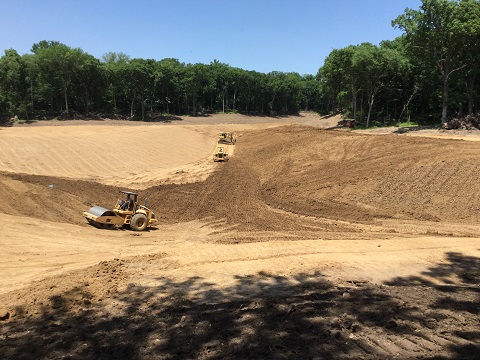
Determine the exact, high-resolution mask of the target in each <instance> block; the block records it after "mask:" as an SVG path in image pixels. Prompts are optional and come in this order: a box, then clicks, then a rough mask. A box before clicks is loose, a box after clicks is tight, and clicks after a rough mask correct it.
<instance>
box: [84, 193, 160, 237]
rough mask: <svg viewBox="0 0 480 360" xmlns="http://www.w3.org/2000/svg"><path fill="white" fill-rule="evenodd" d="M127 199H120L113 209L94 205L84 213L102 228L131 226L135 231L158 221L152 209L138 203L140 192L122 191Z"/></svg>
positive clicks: (93, 223)
mask: <svg viewBox="0 0 480 360" xmlns="http://www.w3.org/2000/svg"><path fill="white" fill-rule="evenodd" d="M120 193H122V194H125V195H126V199H119V200H118V201H117V203H116V205H115V207H114V208H113V209H112V210H109V209H105V208H103V207H101V206H94V207H92V208H90V209H89V210H88V211H85V212H84V213H83V216H84V217H85V218H86V219H87V221H88V222H89V223H90V224H91V225H93V226H96V227H98V228H101V229H115V228H116V227H120V226H129V227H130V229H132V230H134V231H143V230H145V229H146V228H147V227H148V226H150V225H153V224H155V223H157V222H158V220H157V219H156V218H155V214H154V213H153V211H152V210H150V209H149V208H147V207H146V205H141V204H139V203H138V201H137V199H138V194H137V193H134V192H130V191H123V190H122V191H120Z"/></svg>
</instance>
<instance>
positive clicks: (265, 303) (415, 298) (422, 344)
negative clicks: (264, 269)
mask: <svg viewBox="0 0 480 360" xmlns="http://www.w3.org/2000/svg"><path fill="white" fill-rule="evenodd" d="M157 261H159V262H161V261H162V260H161V259H157ZM126 264H127V270H128V266H129V265H128V262H127V263H126ZM133 264H135V263H132V265H133ZM479 264H480V259H479V258H473V257H467V256H463V255H462V254H459V253H451V254H448V256H447V259H446V262H445V263H442V264H438V265H436V266H434V267H432V268H431V269H430V270H429V271H428V273H426V274H424V275H425V276H427V277H431V278H434V279H437V280H444V279H446V278H451V277H453V278H455V279H456V280H455V281H453V282H451V283H449V286H448V287H445V288H444V287H439V286H435V285H434V282H433V280H429V279H424V278H423V277H422V276H419V277H414V278H396V279H394V280H392V281H390V282H389V285H390V286H384V285H373V284H369V283H367V282H361V281H354V280H352V281H349V282H345V283H343V284H333V283H331V282H329V281H326V280H325V279H324V278H323V276H322V274H321V273H318V272H317V273H313V274H299V275H297V276H292V277H283V276H273V275H271V274H267V273H259V274H257V275H256V276H237V278H236V282H235V284H234V285H232V286H230V287H225V288H218V287H215V285H213V284H211V283H208V282H207V281H206V280H205V279H203V278H200V277H192V278H190V279H188V280H186V281H184V282H178V281H173V280H171V279H167V278H156V279H154V282H155V285H152V286H149V287H143V286H138V285H134V284H128V285H126V286H124V287H123V290H120V291H116V292H113V293H112V294H111V296H107V297H106V298H98V297H96V295H95V294H92V293H91V292H89V291H88V290H89V287H85V286H82V284H79V285H78V287H75V288H73V289H69V290H64V291H63V292H61V293H59V294H58V295H52V296H51V297H50V299H49V303H48V304H44V305H43V307H40V308H39V310H38V314H25V317H21V316H17V318H14V320H13V321H9V322H5V323H4V324H3V326H2V327H1V329H0V338H1V339H2V341H1V342H0V355H1V357H2V359H58V358H74V359H80V358H81V359H226V358H228V359H313V358H315V359H354V358H357V359H358V358H368V359H389V358H402V359H407V358H408V359H410V358H424V359H478V353H479V351H480V346H479V345H478V344H479V341H480V331H479V320H478V315H479V300H480V298H479V294H480V292H479V291H480V289H479V288H478V286H472V284H476V285H478V280H479V278H478V271H479ZM119 271H120V270H119ZM465 273H474V274H477V275H476V277H475V278H474V279H473V280H472V279H470V278H469V282H468V285H469V286H466V283H464V282H463V279H464V275H465ZM422 279H423V280H422ZM93 281H94V279H92V282H93ZM412 281H413V282H414V283H415V284H419V285H420V286H411V285H412ZM472 281H473V282H472ZM90 285H91V286H94V284H93V283H92V284H90ZM404 285H408V287H405V286H404ZM119 289H120V287H119ZM75 299H77V300H78V299H81V305H79V306H78V307H77V308H75V306H72V304H73V303H74V302H75V301H77V300H75ZM78 301H80V300H78ZM78 301H77V302H78ZM24 310H25V309H17V310H16V313H17V314H20V313H21V312H22V311H24ZM28 316H30V317H28Z"/></svg>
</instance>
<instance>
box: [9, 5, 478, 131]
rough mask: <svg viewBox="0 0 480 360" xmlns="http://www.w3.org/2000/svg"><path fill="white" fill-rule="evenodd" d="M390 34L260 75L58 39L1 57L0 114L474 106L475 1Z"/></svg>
mask: <svg viewBox="0 0 480 360" xmlns="http://www.w3.org/2000/svg"><path fill="white" fill-rule="evenodd" d="M392 26H394V27H396V28H398V29H400V30H402V35H401V36H399V37H398V38H396V39H395V40H393V41H383V42H381V43H380V44H379V45H373V44H371V43H362V44H359V45H351V46H347V47H345V48H341V49H335V50H333V51H332V52H331V53H330V54H329V55H328V56H327V58H326V59H325V61H324V64H323V65H322V66H321V67H320V68H319V70H318V73H317V74H316V75H300V74H298V73H295V72H289V73H285V72H276V71H272V72H270V73H267V74H265V73H260V72H256V71H247V70H243V69H240V68H236V67H232V66H230V65H228V64H224V63H221V62H220V61H218V60H214V61H213V62H211V63H210V64H185V63H182V62H180V61H179V60H177V59H162V60H160V61H157V60H152V59H140V58H134V59H131V58H130V57H129V56H128V55H126V54H124V53H113V52H110V53H106V54H105V55H103V56H102V59H97V58H95V57H93V56H92V55H90V54H87V53H85V52H84V51H82V50H81V49H79V48H71V47H69V46H67V45H65V44H62V43H60V42H57V41H45V40H44V41H41V42H39V43H37V44H34V45H33V46H32V49H31V53H30V54H24V55H19V54H18V53H17V52H16V51H15V50H14V49H9V50H6V51H5V55H3V56H2V57H1V58H0V117H1V115H2V114H3V115H4V116H14V115H18V116H19V117H21V118H25V119H36V118H51V117H58V116H60V117H62V118H74V117H76V116H79V115H80V116H82V115H83V116H86V117H88V116H92V114H96V113H99V114H103V115H104V116H111V117H117V116H119V117H126V118H132V119H141V120H152V119H155V118H156V117H158V116H159V114H160V115H161V114H163V115H165V114H172V115H185V114H192V115H197V114H199V113H205V112H240V113H248V114H259V115H275V114H296V113H298V112H299V111H301V110H313V111H317V112H319V113H322V114H326V113H334V112H343V113H345V114H346V116H348V117H349V118H352V119H355V120H356V121H357V123H359V124H363V125H365V126H367V127H368V126H371V125H372V124H391V123H393V122H398V121H408V120H410V119H413V120H415V121H417V122H418V121H420V120H421V121H439V120H440V119H441V121H443V122H445V121H447V120H448V118H449V117H452V116H461V115H464V114H474V113H478V111H479V110H478V109H479V106H480V83H479V79H480V66H478V64H479V63H480V1H479V0H423V1H422V5H421V6H420V7H419V8H418V9H406V10H405V12H404V13H403V14H401V15H400V16H398V17H397V18H396V19H394V20H393V21H392Z"/></svg>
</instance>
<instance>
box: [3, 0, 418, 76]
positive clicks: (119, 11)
mask: <svg viewBox="0 0 480 360" xmlns="http://www.w3.org/2000/svg"><path fill="white" fill-rule="evenodd" d="M420 5H421V0H169V1H167V0H156V1H155V0H136V1H126V0H0V14H1V16H0V18H1V21H0V54H2V55H3V53H4V50H6V49H10V48H13V49H15V50H17V51H18V53H20V54H26V53H29V52H30V49H31V47H32V45H33V44H34V43H37V42H39V41H41V40H55V41H60V42H62V43H64V44H66V45H68V46H70V47H79V48H81V49H82V50H83V51H85V52H87V53H89V54H91V55H93V56H95V57H97V58H99V59H100V58H101V56H102V55H103V54H105V53H106V52H109V51H114V52H123V53H126V54H127V55H129V56H131V57H132V58H136V57H138V58H144V59H156V60H160V59H163V58H176V59H178V60H180V61H181V62H184V63H192V64H193V63H204V64H209V63H210V62H211V61H213V60H219V61H221V62H223V63H226V64H229V65H230V66H234V67H239V68H242V69H245V70H256V71H259V72H264V73H267V72H270V71H283V72H290V71H294V72H298V73H300V74H302V75H303V74H316V73H317V71H318V69H319V68H320V66H322V64H323V62H324V60H325V57H326V56H328V54H329V53H330V52H331V51H332V50H333V49H338V48H342V47H345V46H348V45H357V44H360V43H362V42H371V43H373V44H378V43H379V42H380V41H382V40H392V39H394V38H395V37H397V36H399V35H400V34H401V32H400V31H399V30H395V29H394V28H393V27H392V26H391V21H392V20H393V19H395V18H396V17H397V16H398V15H401V14H403V12H404V10H405V8H407V7H409V8H414V9H418V8H419V7H420Z"/></svg>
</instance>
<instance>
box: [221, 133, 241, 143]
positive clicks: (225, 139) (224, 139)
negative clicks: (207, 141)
mask: <svg viewBox="0 0 480 360" xmlns="http://www.w3.org/2000/svg"><path fill="white" fill-rule="evenodd" d="M236 142H237V137H236V136H235V134H234V133H231V132H221V133H220V135H218V143H219V144H231V145H235V143H236Z"/></svg>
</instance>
